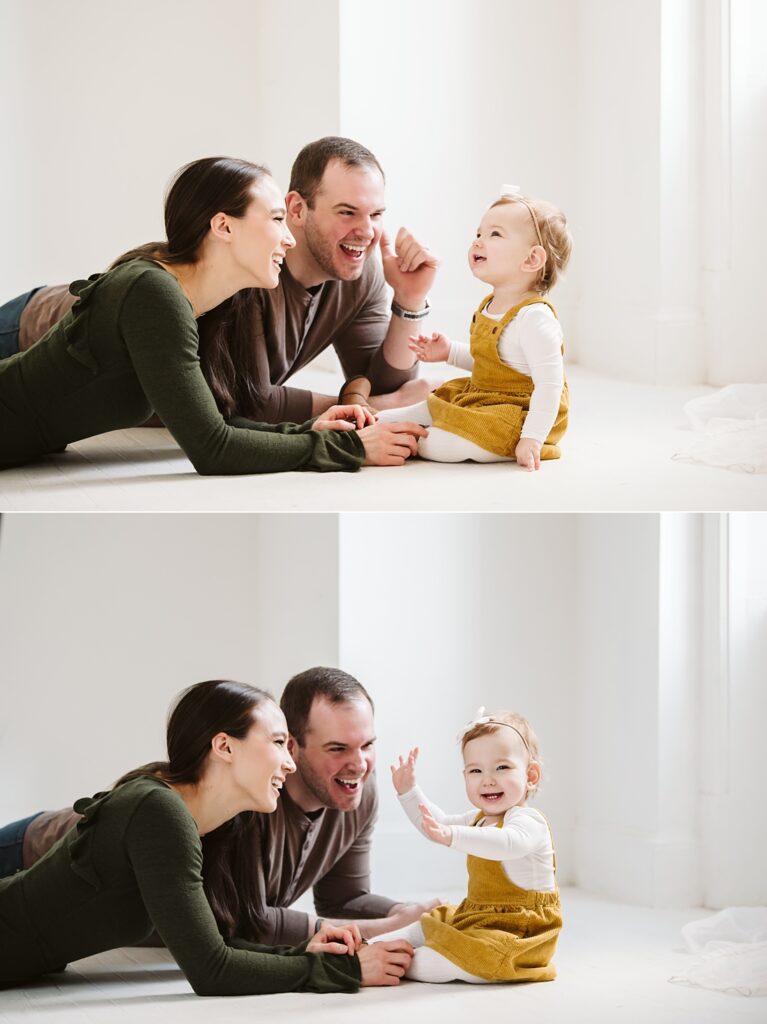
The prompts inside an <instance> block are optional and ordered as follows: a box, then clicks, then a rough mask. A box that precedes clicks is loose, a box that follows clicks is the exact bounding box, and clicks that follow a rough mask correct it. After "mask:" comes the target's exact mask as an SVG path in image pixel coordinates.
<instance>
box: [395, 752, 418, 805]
mask: <svg viewBox="0 0 767 1024" xmlns="http://www.w3.org/2000/svg"><path fill="white" fill-rule="evenodd" d="M417 760H418V747H413V749H412V750H411V751H410V753H409V754H408V755H407V760H405V758H404V757H403V756H402V754H400V755H399V764H398V765H393V764H392V765H389V767H390V768H391V780H392V782H393V783H394V788H395V789H396V790H397V792H398V793H399V795H400V796H404V794H405V793H409V792H410V790H411V789H412V788H413V787H414V786H415V763H416V761H417Z"/></svg>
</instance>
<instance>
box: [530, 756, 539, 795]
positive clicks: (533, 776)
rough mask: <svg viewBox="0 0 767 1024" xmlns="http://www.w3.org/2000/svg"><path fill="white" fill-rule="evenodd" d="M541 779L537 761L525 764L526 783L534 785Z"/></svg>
mask: <svg viewBox="0 0 767 1024" xmlns="http://www.w3.org/2000/svg"><path fill="white" fill-rule="evenodd" d="M540 781H541V766H540V765H539V764H538V762H537V761H531V762H530V764H528V766H527V784H528V786H531V787H533V788H534V787H535V786H537V785H538V783H539V782H540Z"/></svg>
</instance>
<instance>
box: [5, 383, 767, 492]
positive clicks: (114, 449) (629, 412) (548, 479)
mask: <svg viewBox="0 0 767 1024" xmlns="http://www.w3.org/2000/svg"><path fill="white" fill-rule="evenodd" d="M568 378H569V381H570V390H571V402H572V412H571V417H570V423H571V426H570V430H569V431H568V434H567V436H566V437H565V440H564V442H563V445H562V448H563V457H562V459H561V460H559V461H558V462H548V463H544V465H543V467H542V469H541V470H540V472H538V473H526V472H524V471H522V470H520V469H518V468H517V466H516V464H514V463H497V464H495V465H489V466H485V465H477V464H475V463H463V464H460V465H441V464H437V463H430V462H425V461H422V460H420V459H419V460H413V461H412V462H409V463H408V464H406V465H405V466H403V467H400V468H395V469H382V468H370V467H367V468H364V469H362V470H361V471H360V472H358V473H326V474H318V473H277V474H270V475H268V476H245V477H199V476H197V475H196V474H195V473H194V471H193V469H192V467H191V464H190V463H189V461H188V460H187V459H186V457H185V456H184V455H183V454H182V453H181V452H180V451H179V449H178V447H177V446H176V444H175V442H174V441H173V440H172V438H171V437H170V435H169V434H168V432H167V431H165V430H159V429H151V428H136V429H132V430H124V431H116V432H114V433H110V434H104V435H102V436H100V437H96V438H91V439H89V440H87V441H81V442H79V443H77V444H74V445H71V446H70V448H69V449H68V450H67V452H65V453H64V454H62V455H57V456H52V457H50V458H48V459H46V460H44V461H42V462H39V463H36V464H34V465H32V466H28V467H25V468H23V469H14V470H5V471H3V472H0V511H48V510H56V511H70V510H84V511H97V510H125V511H143V510H160V511H164V510H169V511H187V510H189V511H193V510H209V511H210V510H212V511H219V510H223V511H228V510H232V511H234V510H240V511H242V510H245V511H261V510H263V511H273V510H285V511H301V510H309V511H314V510H319V511H348V510H382V511H388V510H437V511H450V510H461V511H466V510H471V511H477V510H479V511H484V510H490V511H554V512H570V511H633V510H637V511H640V510H642V511H644V510H650V511H654V510H682V511H685V510H687V511H708V510H711V511H738V510H765V509H767V473H757V474H748V473H740V472H733V471H731V470H726V469H715V468H711V467H708V466H704V465H700V464H692V463H685V462H680V461H674V460H672V455H673V454H674V453H676V452H679V451H683V450H685V449H687V448H688V447H689V446H690V444H691V443H692V442H693V441H694V440H695V436H696V435H694V434H693V433H692V431H690V430H688V429H686V428H685V427H684V417H683V414H682V407H683V405H684V403H685V402H686V401H687V400H688V399H690V398H693V397H696V396H697V395H700V394H703V393H705V392H706V391H707V390H708V389H707V388H704V387H697V388H696V387H651V386H647V385H641V384H631V383H627V382H624V381H616V380H611V379H608V378H604V377H600V376H598V375H596V374H593V373H589V372H587V371H584V370H582V369H580V368H579V367H577V366H575V367H570V368H569V369H568ZM294 381H295V382H296V383H300V384H302V385H303V386H308V387H312V388H314V389H315V390H322V391H332V390H333V389H334V388H336V386H337V384H338V381H337V379H336V377H335V376H333V375H332V374H330V373H327V372H324V371H317V370H314V371H312V370H310V369H308V370H306V371H302V374H301V375H298V376H297V377H296V378H294Z"/></svg>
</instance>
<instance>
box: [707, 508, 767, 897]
mask: <svg viewBox="0 0 767 1024" xmlns="http://www.w3.org/2000/svg"><path fill="white" fill-rule="evenodd" d="M719 544H721V546H722V550H723V552H724V553H725V554H726V555H727V556H728V560H729V572H728V571H727V563H726V562H725V560H724V559H722V560H721V562H720V561H719V550H718V545H719ZM710 557H711V558H712V559H716V560H717V562H718V565H715V566H712V572H711V575H712V576H713V577H714V579H713V591H712V593H711V604H712V605H714V606H716V605H718V608H719V619H720V628H719V629H716V627H715V624H711V625H710V626H709V630H710V633H711V637H710V643H709V650H708V659H709V662H710V672H711V675H710V678H709V680H708V684H709V685H708V686H707V687H706V691H705V704H704V712H705V714H704V716H703V730H702V735H701V748H700V763H699V767H700V774H701V778H702V780H703V784H702V785H701V790H700V791H701V800H700V831H701V837H702V844H703V865H702V866H703V886H704V898H705V902H706V904H707V905H709V906H713V907H720V906H740V905H744V904H754V905H759V906H763V905H764V904H765V903H767V880H765V875H764V862H765V860H766V859H767V802H766V801H765V793H767V765H766V764H765V757H764V737H765V731H766V730H767V687H765V679H767V515H765V514H763V513H753V514H750V515H746V514H743V513H741V514H735V515H732V516H731V517H730V522H729V528H728V524H727V523H726V522H724V523H721V524H720V525H719V529H718V530H717V531H716V535H715V536H713V537H711V538H710ZM716 568H720V572H718V573H717V572H716V571H713V570H715V569H716ZM712 610H713V609H712Z"/></svg>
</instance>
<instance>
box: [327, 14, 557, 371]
mask: <svg viewBox="0 0 767 1024" xmlns="http://www.w3.org/2000/svg"><path fill="white" fill-rule="evenodd" d="M340 12H341V54H340V56H341V66H340V80H341V130H342V133H343V134H344V135H350V136H352V137H354V138H359V139H361V140H362V141H364V142H365V144H366V145H368V146H370V148H372V149H373V151H374V152H375V153H376V154H377V155H378V157H379V159H380V160H381V161H382V163H383V166H384V168H385V170H386V172H387V176H388V184H387V211H388V212H387V219H388V221H389V224H390V225H391V227H392V228H393V229H395V230H396V228H397V227H398V226H399V225H401V224H405V225H407V226H408V227H410V228H411V230H413V231H414V232H415V233H416V234H417V235H418V236H419V237H423V238H424V239H426V240H427V241H428V243H429V244H430V246H431V247H432V248H433V250H434V252H435V253H437V254H438V255H439V257H440V258H441V259H442V267H441V270H440V273H439V277H438V280H437V282H436V284H435V287H434V291H433V293H432V302H433V306H434V314H433V316H432V317H431V319H430V323H431V321H434V327H435V328H436V327H439V329H441V330H445V331H447V332H448V333H450V334H454V335H456V336H458V337H466V336H467V332H468V324H469V322H470V320H471V314H472V312H473V311H474V308H475V306H476V305H477V304H478V303H479V300H480V299H481V298H482V297H483V296H484V295H486V294H487V293H488V291H489V289H488V287H487V285H484V284H482V283H481V282H478V281H476V280H475V279H474V278H473V276H472V275H471V273H470V271H469V269H468V265H467V252H468V248H469V244H470V242H471V240H472V239H473V238H474V235H475V233H476V229H477V224H478V223H479V221H480V218H481V216H482V214H483V213H484V212H485V210H486V209H487V207H488V206H489V205H490V203H491V202H493V201H494V200H495V199H497V198H498V195H499V194H500V188H501V185H502V184H507V183H508V184H517V185H520V186H521V187H522V189H523V190H524V191H525V192H526V193H528V194H530V195H536V196H541V197H543V198H547V199H550V200H552V201H554V202H556V203H558V204H559V205H560V206H561V207H562V208H563V209H564V210H565V211H566V212H571V211H573V209H574V206H575V199H576V182H575V180H574V175H573V169H572V165H573V158H574V153H575V149H576V145H577V141H576V133H575V132H576V125H575V120H574V117H573V111H572V105H571V104H572V82H573V79H574V77H575V74H576V52H575V50H574V48H573V46H572V39H573V36H574V34H575V31H576V18H577V5H576V4H572V3H563V2H561V0H541V2H538V3H535V4H530V3H526V2H524V0H471V2H470V0H420V2H419V3H417V4H416V3H412V2H410V0H366V2H365V3H357V2H355V0H341V2H340ZM372 52H375V53H376V54H378V55H380V58H381V64H380V66H379V67H377V68H375V70H374V69H373V68H372V67H371V53H372ZM573 299H574V291H573V289H572V286H571V285H570V284H563V285H562V286H561V287H558V288H557V290H556V292H555V294H554V302H555V305H557V308H558V311H559V313H560V316H561V317H562V319H563V320H564V322H565V324H566V325H568V326H569V327H572V317H570V316H569V315H568V313H569V310H570V308H571V305H572V302H573ZM565 339H566V344H567V346H568V352H570V353H571V354H572V353H573V352H574V348H575V341H574V339H572V330H567V328H566V331H565ZM571 341H572V348H571V347H570V342H571Z"/></svg>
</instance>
